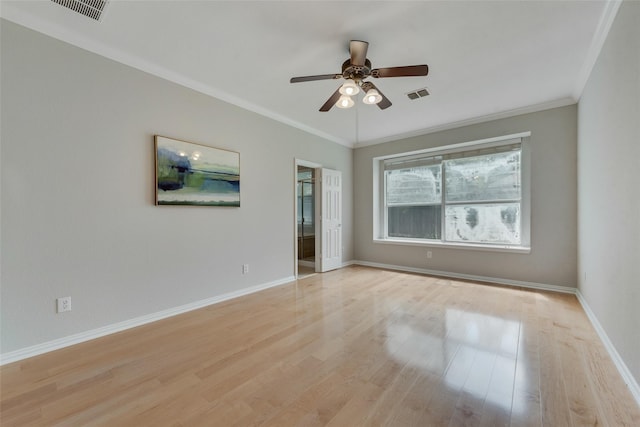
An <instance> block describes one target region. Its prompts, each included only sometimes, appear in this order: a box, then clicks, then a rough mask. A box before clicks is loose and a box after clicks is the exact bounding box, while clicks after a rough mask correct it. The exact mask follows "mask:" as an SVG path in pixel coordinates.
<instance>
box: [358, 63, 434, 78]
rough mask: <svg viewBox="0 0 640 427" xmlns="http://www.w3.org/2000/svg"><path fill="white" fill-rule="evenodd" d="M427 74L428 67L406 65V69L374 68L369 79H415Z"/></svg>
mask: <svg viewBox="0 0 640 427" xmlns="http://www.w3.org/2000/svg"><path fill="white" fill-rule="evenodd" d="M427 74H429V66H428V65H408V66H406V67H390V68H375V69H373V70H371V77H375V78H379V77H416V76H426V75H427Z"/></svg>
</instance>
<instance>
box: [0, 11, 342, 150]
mask: <svg viewBox="0 0 640 427" xmlns="http://www.w3.org/2000/svg"><path fill="white" fill-rule="evenodd" d="M0 17H1V18H4V19H6V20H8V21H11V22H13V23H15V24H18V25H22V26H24V27H27V28H30V29H32V30H34V31H37V32H39V33H42V34H45V35H47V36H49V37H53V38H54V39H57V40H61V41H63V42H65V43H69V44H71V45H73V46H76V47H79V48H81V49H85V50H88V51H89V52H93V53H95V54H97V55H100V56H103V57H105V58H108V59H111V60H114V61H116V62H119V63H121V64H125V65H128V66H130V67H133V68H136V69H138V70H140V71H144V72H145V73H149V74H151V75H154V76H156V77H160V78H162V79H165V80H168V81H170V82H173V83H176V84H179V85H181V86H184V87H186V88H189V89H193V90H195V91H197V92H200V93H203V94H205V95H209V96H212V97H214V98H217V99H219V100H222V101H224V102H228V103H229V104H232V105H235V106H237V107H240V108H243V109H245V110H248V111H251V112H253V113H256V114H259V115H261V116H264V117H267V118H269V119H272V120H275V121H277V122H280V123H284V124H286V125H289V126H291V127H294V128H297V129H300V130H302V131H304V132H307V133H310V134H312V135H316V136H318V137H320V138H323V139H326V140H328V141H331V142H335V143H336V144H340V145H344V146H345V147H348V148H352V147H353V144H352V142H351V141H349V140H346V139H343V138H340V137H337V136H335V135H332V134H329V133H326V132H323V131H321V130H319V129H316V128H313V127H311V126H307V125H305V124H304V123H301V122H298V121H296V120H293V119H290V118H288V117H285V116H283V115H281V114H278V113H275V112H273V111H271V110H269V109H267V108H264V107H262V106H260V105H257V104H254V103H252V102H249V101H247V100H245V99H242V98H240V97H238V96H235V95H232V94H230V93H229V92H227V91H225V90H222V89H219V88H216V87H213V86H210V85H208V84H204V83H202V82H200V81H198V80H194V79H192V78H189V77H187V76H185V75H184V74H182V73H178V72H175V71H173V70H170V69H168V68H166V67H163V66H161V65H160V64H156V63H153V62H151V61H147V60H144V59H141V58H138V57H136V56H134V55H131V54H129V53H127V52H124V51H122V50H120V49H115V48H113V47H111V46H107V45H106V44H103V43H101V42H98V41H95V40H93V39H91V38H89V37H87V36H86V35H84V34H81V33H80V32H78V31H75V30H73V29H71V28H68V27H62V26H61V25H58V24H56V23H52V22H48V21H44V20H42V19H40V18H37V17H35V16H33V15H32V14H30V13H28V12H24V11H22V10H20V8H15V7H13V6H12V5H11V3H6V2H2V7H1V8H0Z"/></svg>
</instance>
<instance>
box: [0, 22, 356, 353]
mask: <svg viewBox="0 0 640 427" xmlns="http://www.w3.org/2000/svg"><path fill="white" fill-rule="evenodd" d="M1 27H2V28H1V36H2V37H1V39H2V41H1V43H2V45H1V49H2V50H1V51H2V64H1V65H2V80H1V82H0V83H1V87H2V104H1V108H2V117H1V119H2V131H1V135H0V136H1V138H2V139H1V144H2V145H1V155H0V157H1V162H2V163H1V168H2V169H1V173H2V175H1V176H2V188H1V201H2V205H1V206H2V210H1V221H2V222H1V227H2V248H1V249H2V260H1V269H2V270H1V271H2V283H1V285H2V293H1V297H2V305H1V309H2V317H1V324H2V329H1V335H2V342H1V346H2V348H1V351H2V353H7V352H10V351H14V350H17V349H21V348H25V347H28V346H31V345H35V344H39V343H43V342H46V341H50V340H53V339H56V338H60V337H65V336H68V335H71V334H75V333H80V332H83V331H88V330H92V329H95V328H98V327H101V326H105V325H110V324H113V323H116V322H119V321H124V320H127V319H131V318H135V317H138V316H142V315H146V314H149V313H155V312H158V311H161V310H165V309H169V308H172V307H177V306H180V305H183V304H187V303H190V302H194V301H199V300H202V299H206V298H210V297H214V296H216V295H221V294H224V293H227V292H232V291H236V290H240V289H243V288H248V287H252V286H257V285H261V284H265V283H269V282H272V281H277V280H281V279H283V278H287V277H291V276H292V275H293V274H294V271H293V269H294V215H295V214H294V212H295V211H294V157H298V158H301V159H305V160H308V161H312V162H316V163H320V164H322V165H323V166H325V167H328V168H332V169H338V170H341V171H342V173H343V177H344V193H343V197H344V199H343V200H344V228H343V230H344V238H343V240H344V245H345V248H344V249H345V250H344V260H345V261H346V260H350V259H352V256H353V250H352V247H351V245H352V241H353V236H352V234H351V230H352V228H353V227H352V217H353V215H352V192H351V191H352V187H353V183H352V164H353V162H352V150H351V149H349V148H346V147H343V146H340V145H337V144H335V143H332V142H328V141H325V140H322V139H321V138H318V137H316V136H312V135H310V134H307V133H304V132H302V131H299V130H297V129H294V128H291V127H288V126H286V125H283V124H280V123H278V122H275V121H272V120H270V119H267V118H264V117H262V116H259V115H256V114H253V113H250V112H247V111H246V110H243V109H240V108H237V107H234V106H232V105H229V104H226V103H224V102H221V101H219V100H216V99H213V98H211V97H208V96H205V95H202V94H199V93H197V92H194V91H192V90H189V89H186V88H184V87H181V86H178V85H175V84H173V83H170V82H167V81H165V80H162V79H159V78H156V77H153V76H151V75H148V74H145V73H143V72H140V71H138V70H135V69H132V68H129V67H127V66H124V65H122V64H119V63H116V62H113V61H111V60H108V59H105V58H103V57H100V56H98V55H95V54H91V53H88V52H86V51H84V50H81V49H78V48H76V47H73V46H70V45H67V44H65V43H62V42H59V41H56V40H54V39H52V38H49V37H46V36H43V35H41V34H38V33H36V32H33V31H31V30H27V29H24V28H22V27H19V26H17V25H15V24H12V23H10V22H8V21H4V20H3V21H1ZM154 134H160V135H164V136H169V137H174V138H178V139H182V140H186V141H192V142H198V143H202V144H205V145H211V146H215V147H221V148H227V149H231V150H234V151H238V152H240V159H241V203H242V206H241V207H240V208H211V207H209V208H206V207H170V206H163V207H156V206H154V196H153V188H154V181H153V179H154V158H153V135H154ZM243 263H248V264H249V265H250V272H249V274H247V275H242V274H241V266H242V264H243ZM67 295H70V296H71V297H72V301H73V311H72V312H70V313H64V314H59V315H58V314H55V304H54V301H55V298H56V297H60V296H67Z"/></svg>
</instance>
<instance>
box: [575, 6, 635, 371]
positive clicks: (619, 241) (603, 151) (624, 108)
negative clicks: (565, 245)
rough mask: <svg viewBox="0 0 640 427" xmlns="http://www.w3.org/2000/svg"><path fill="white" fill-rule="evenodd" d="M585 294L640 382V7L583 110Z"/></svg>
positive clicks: (620, 20) (623, 15) (619, 35)
mask: <svg viewBox="0 0 640 427" xmlns="http://www.w3.org/2000/svg"><path fill="white" fill-rule="evenodd" d="M578 182H579V186H578V200H579V203H578V218H579V221H578V222H579V233H578V242H579V245H578V258H579V282H578V287H579V289H580V292H581V293H582V295H583V297H584V299H585V300H586V301H587V303H588V305H589V307H591V309H592V311H593V312H594V314H595V315H596V317H597V318H598V321H599V323H600V324H601V325H602V327H603V328H604V330H605V331H606V333H607V335H608V337H609V339H610V340H611V342H612V343H613V345H614V346H615V347H616V349H617V351H618V353H619V354H620V356H621V357H622V359H623V360H624V361H625V364H626V365H627V367H628V368H629V370H630V371H631V373H632V375H633V376H634V377H635V379H636V381H638V382H640V3H637V2H623V3H622V5H621V6H620V9H619V11H618V15H617V17H616V19H615V21H614V23H613V26H612V28H611V30H610V32H609V35H608V37H607V40H606V42H605V44H604V46H603V48H602V51H601V53H600V56H599V58H598V60H597V62H596V65H595V67H594V68H593V71H592V72H591V76H590V78H589V80H588V82H587V85H586V87H585V90H584V92H583V95H582V98H581V99H580V103H579V108H578Z"/></svg>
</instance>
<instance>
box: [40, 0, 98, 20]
mask: <svg viewBox="0 0 640 427" xmlns="http://www.w3.org/2000/svg"><path fill="white" fill-rule="evenodd" d="M51 1H52V2H54V3H57V4H59V5H60V6H64V7H66V8H68V9H71V10H73V11H74V12H78V13H80V14H82V15H84V16H88V17H89V18H91V19H95V20H96V21H99V20H100V18H101V17H102V14H103V12H104V8H105V6H106V5H107V1H108V0H51Z"/></svg>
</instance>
